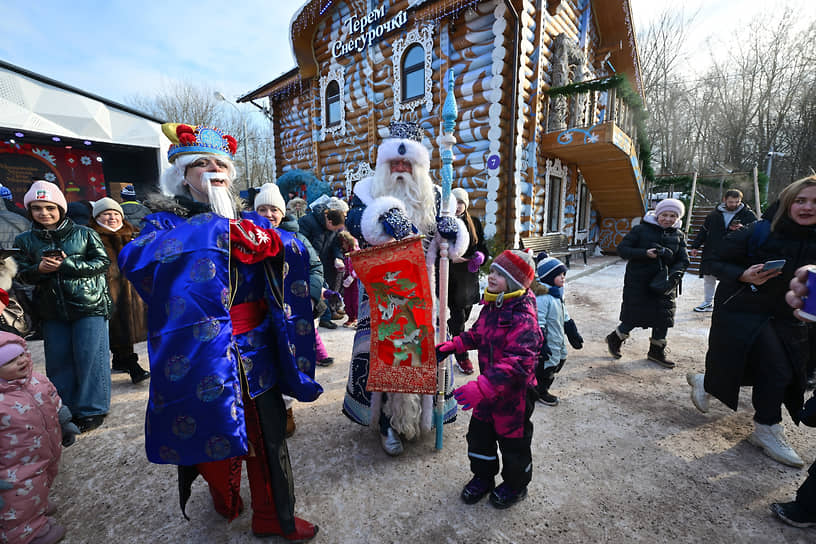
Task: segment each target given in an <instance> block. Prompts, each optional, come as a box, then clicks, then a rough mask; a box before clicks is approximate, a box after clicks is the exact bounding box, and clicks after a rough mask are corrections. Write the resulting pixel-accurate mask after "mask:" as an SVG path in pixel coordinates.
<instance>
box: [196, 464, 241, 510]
mask: <svg viewBox="0 0 816 544" xmlns="http://www.w3.org/2000/svg"><path fill="white" fill-rule="evenodd" d="M196 468H197V469H198V472H199V473H200V474H201V476H203V477H204V479H205V480H206V481H207V485H208V486H209V488H210V495H211V496H212V500H213V506H214V507H215V511H216V512H218V513H219V514H221V515H222V516H224V517H225V518H227V521H232V520H234V519H235V518H237V517H238V516H239V515H240V514H241V512H243V510H244V503H243V501H242V500H241V458H240V457H233V458H231V459H224V460H222V461H212V462H210V463H199V464H197V465H196Z"/></svg>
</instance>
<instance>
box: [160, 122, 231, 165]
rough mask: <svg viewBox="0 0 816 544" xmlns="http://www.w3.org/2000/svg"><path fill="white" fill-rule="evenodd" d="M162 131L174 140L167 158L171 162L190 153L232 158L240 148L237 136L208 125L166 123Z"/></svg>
mask: <svg viewBox="0 0 816 544" xmlns="http://www.w3.org/2000/svg"><path fill="white" fill-rule="evenodd" d="M162 132H163V133H164V135H165V136H167V138H168V139H169V140H170V141H171V142H172V144H171V145H170V149H168V150H167V160H168V161H170V162H171V163H172V162H173V161H175V160H176V158H177V157H179V156H181V155H188V154H190V153H207V154H210V155H221V156H223V157H226V158H228V159H230V160H232V158H233V156H234V155H235V151H236V150H237V148H238V142H237V141H236V140H235V138H233V137H232V136H230V135H229V134H224V131H223V130H221V129H218V128H215V127H208V126H206V125H185V124H182V123H164V124H163V125H162Z"/></svg>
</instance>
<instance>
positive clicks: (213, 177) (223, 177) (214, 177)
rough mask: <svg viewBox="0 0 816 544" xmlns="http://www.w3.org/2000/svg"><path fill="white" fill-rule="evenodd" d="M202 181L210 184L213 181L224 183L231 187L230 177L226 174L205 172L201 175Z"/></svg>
mask: <svg viewBox="0 0 816 544" xmlns="http://www.w3.org/2000/svg"><path fill="white" fill-rule="evenodd" d="M201 179H202V180H203V181H204V182H206V183H208V184H209V183H211V182H213V181H223V182H224V183H226V184H227V185H229V182H230V179H229V176H227V174H225V173H224V172H204V173H203V174H201Z"/></svg>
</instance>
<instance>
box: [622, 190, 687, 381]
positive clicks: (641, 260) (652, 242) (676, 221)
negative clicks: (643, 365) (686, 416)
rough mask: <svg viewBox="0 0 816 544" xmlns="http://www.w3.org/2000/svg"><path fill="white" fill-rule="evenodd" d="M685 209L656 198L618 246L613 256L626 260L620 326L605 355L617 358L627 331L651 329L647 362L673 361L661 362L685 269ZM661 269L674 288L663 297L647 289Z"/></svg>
mask: <svg viewBox="0 0 816 544" xmlns="http://www.w3.org/2000/svg"><path fill="white" fill-rule="evenodd" d="M685 210H686V208H685V206H684V205H683V203H682V202H680V201H679V200H677V199H674V198H666V199H664V200H661V201H660V202H658V204H657V206H656V207H655V210H654V212H648V213H647V214H646V215H645V216H644V217H643V221H642V222H641V223H640V224H639V225H635V226H634V227H632V230H630V231H629V232H628V233H627V234H626V236H624V237H623V240H622V241H621V243H620V244H618V255H620V256H621V257H622V258H624V259H626V260H627V261H629V262H627V263H626V274H625V276H624V278H623V303H622V304H621V312H620V324H619V325H618V326H617V327H616V328H615V330H613V331H612V332H611V333H609V335H608V336H607V337H606V344H607V347H608V348H609V353H610V354H612V356H613V357H615V358H616V359H619V358H620V357H621V351H620V348H621V345H622V344H623V342H624V340H626V339H627V338H629V333H630V332H631V331H632V329H634V328H635V327H642V328H644V329H646V328H651V329H652V336H651V338H650V340H649V353H648V354H647V357H648V359H649V360H650V361H654V362H656V363H658V364H660V365H661V366H664V367H666V368H674V362H672V361H670V360H668V359H666V335H667V334H668V331H669V328H671V327H673V326H674V311H675V308H676V306H675V298H676V297H677V289H676V286H677V285H679V283H680V280H681V279H682V277H683V273H684V272H685V271H686V268H688V265H689V260H688V254H687V253H686V239H685V235H684V234H683V231H682V230H680V227H681V226H682V225H683V221H682V220H681V218H682V217H683V214H684V213H685ZM661 266H667V267H668V274H669V277H670V278H671V281H672V282H673V283H674V284H675V288H674V289H671V291H669V292H668V293H667V294H665V293H656V292H654V291H652V290H651V289H650V288H649V283H650V282H651V281H652V278H654V277H655V275H657V273H658V272H659V271H660V269H661Z"/></svg>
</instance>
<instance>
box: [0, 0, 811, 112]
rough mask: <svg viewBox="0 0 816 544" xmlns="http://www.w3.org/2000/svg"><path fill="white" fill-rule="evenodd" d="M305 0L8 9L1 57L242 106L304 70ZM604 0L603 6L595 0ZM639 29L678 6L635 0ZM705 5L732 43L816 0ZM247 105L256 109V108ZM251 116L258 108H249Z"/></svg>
mask: <svg viewBox="0 0 816 544" xmlns="http://www.w3.org/2000/svg"><path fill="white" fill-rule="evenodd" d="M304 1H305V0H242V1H240V2H231V3H230V2H223V1H221V0H217V1H216V0H198V1H197V2H194V3H191V2H178V1H166V0H163V1H158V0H144V1H141V2H133V1H124V0H111V1H107V2H99V1H96V0H74V1H73V2H64V1H61V0H36V1H31V0H28V1H9V2H4V4H5V5H4V6H3V9H2V12H3V15H2V17H0V35H1V36H3V39H2V40H0V59H2V60H4V61H6V62H9V63H11V64H15V65H17V66H20V67H22V68H25V69H27V70H30V71H32V72H36V73H38V74H41V75H43V76H46V77H50V78H52V79H55V80H58V81H61V82H63V83H66V84H68V85H72V86H74V87H79V88H81V89H84V90H86V91H89V92H91V93H94V94H97V95H100V96H103V97H105V98H108V99H110V100H114V101H117V102H123V103H127V102H128V97H130V96H133V95H135V94H141V95H147V96H152V95H153V94H155V93H157V92H158V91H159V90H161V89H162V88H163V87H164V86H166V85H167V83H168V82H172V81H177V80H181V81H189V82H194V83H198V82H207V83H209V86H210V87H212V88H214V89H217V90H220V91H221V92H223V93H224V95H226V96H227V97H228V98H231V99H234V98H237V97H238V96H240V95H242V94H244V93H246V92H248V91H251V90H253V89H255V88H257V87H258V86H260V85H262V84H264V83H266V82H268V81H270V80H272V79H274V78H275V77H277V76H278V75H280V74H282V73H284V72H287V71H289V70H290V69H292V68H294V67H295V61H294V59H293V57H292V53H291V46H290V42H289V23H290V22H291V20H292V17H293V15H294V14H295V12H296V11H297V10H298V9H299V8H300V7H301V6H302V5H303V4H304ZM593 1H604V0H593ZM631 4H632V11H633V14H634V19H635V24H636V27H637V28H643V27H645V26H646V25H647V24H648V22H649V21H650V20H652V19H653V18H655V17H657V16H658V15H659V14H660V12H661V11H662V10H663V9H665V7H667V6H670V5H676V4H677V1H676V0H631ZM682 4H683V5H684V9H685V10H686V12H687V13H693V12H694V11H696V10H697V9H698V8H699V9H700V12H699V14H698V16H697V19H696V21H697V27H696V30H695V33H694V34H693V36H692V38H693V39H695V40H699V43H703V40H704V39H705V38H706V37H708V36H712V35H714V36H718V37H719V38H720V39H723V40H726V41H727V40H728V39H730V38H731V37H732V36H733V35H734V31H735V29H737V28H738V25H740V23H745V22H747V21H748V20H750V19H751V18H752V17H753V16H754V15H756V14H758V13H764V12H768V11H770V10H772V9H774V8H775V7H779V6H782V5H791V6H793V7H794V8H795V9H798V10H801V11H802V17H801V19H808V20H813V18H816V1H814V0H790V1H787V0H772V1H770V2H768V1H767V0H719V1H716V2H712V1H710V0H685V1H683V2H682ZM247 107H248V106H247ZM250 109H251V108H250Z"/></svg>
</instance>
